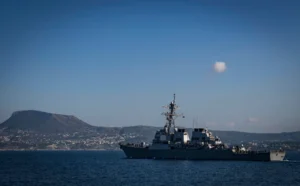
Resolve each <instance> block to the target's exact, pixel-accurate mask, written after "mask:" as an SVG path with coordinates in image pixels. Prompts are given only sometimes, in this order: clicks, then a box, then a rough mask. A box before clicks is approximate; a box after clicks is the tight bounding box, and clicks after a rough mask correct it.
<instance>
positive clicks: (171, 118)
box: [162, 94, 184, 135]
mask: <svg viewBox="0 0 300 186" xmlns="http://www.w3.org/2000/svg"><path fill="white" fill-rule="evenodd" d="M164 108H167V109H168V110H169V111H168V112H163V113H162V115H165V116H166V120H167V121H166V124H165V126H164V129H165V131H166V133H167V134H168V135H169V134H171V131H170V130H171V128H172V127H174V128H175V119H176V118H177V117H179V116H182V117H183V118H184V116H183V115H182V114H177V113H176V112H175V111H176V109H177V108H178V106H177V105H176V103H175V94H174V98H173V101H172V102H171V103H170V104H169V105H167V106H164Z"/></svg>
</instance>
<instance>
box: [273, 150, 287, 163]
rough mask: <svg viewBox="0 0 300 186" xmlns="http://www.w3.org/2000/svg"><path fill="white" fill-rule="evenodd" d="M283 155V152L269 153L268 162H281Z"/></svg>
mask: <svg viewBox="0 0 300 186" xmlns="http://www.w3.org/2000/svg"><path fill="white" fill-rule="evenodd" d="M285 154H286V152H285V151H280V150H279V151H270V161H283V160H284V158H285Z"/></svg>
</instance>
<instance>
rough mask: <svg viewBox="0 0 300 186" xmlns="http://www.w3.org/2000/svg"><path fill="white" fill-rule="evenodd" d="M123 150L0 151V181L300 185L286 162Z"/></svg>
mask: <svg viewBox="0 0 300 186" xmlns="http://www.w3.org/2000/svg"><path fill="white" fill-rule="evenodd" d="M124 157H125V156H124V154H123V152H121V151H120V152H101V151H65V152H62V151H48V152H47V151H44V152H0V185H1V186H5V185H22V186H23V185H30V186H34V185H43V186H44V185H51V186H54V185H60V186H71V185H105V186H112V185H122V186H125V185H138V186H140V185H142V186H150V185H203V184H205V185H218V186H219V185H256V186H257V185H300V153H299V152H298V153H291V154H289V156H288V158H289V159H292V160H291V161H285V162H234V161H181V160H177V161H176V160H131V159H125V158H124Z"/></svg>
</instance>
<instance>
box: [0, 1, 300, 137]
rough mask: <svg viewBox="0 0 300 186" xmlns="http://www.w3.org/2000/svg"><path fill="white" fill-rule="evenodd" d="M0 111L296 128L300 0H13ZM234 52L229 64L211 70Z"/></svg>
mask: <svg viewBox="0 0 300 186" xmlns="http://www.w3.org/2000/svg"><path fill="white" fill-rule="evenodd" d="M0 7H1V8H0V20H1V29H0V39H1V42H0V64H1V68H0V91H1V96H0V122H2V121H4V120H6V119H7V118H8V117H10V115H11V114H12V112H14V111H17V110H28V109H34V110H42V111H47V112H54V113H61V114H72V115H75V116H77V117H79V118H81V119H82V120H84V121H86V122H88V123H90V124H92V125H101V126H128V125H153V126H163V125H164V118H163V117H162V116H161V115H160V113H161V112H162V111H163V109H162V108H161V106H162V105H165V104H167V103H168V102H169V101H171V100H172V95H173V93H176V94H177V101H178V104H179V105H180V106H181V109H180V111H181V112H184V113H185V115H186V118H185V119H179V120H178V121H177V123H178V124H179V125H182V126H185V127H191V126H192V121H193V119H195V118H198V126H199V127H200V126H206V127H208V128H211V129H220V130H240V131H249V132H282V131H295V130H300V96H299V95H300V75H299V70H300V62H299V58H300V54H299V51H300V44H299V43H300V34H299V33H300V21H299V20H300V11H299V9H300V3H299V1H296V0H295V1H279V0H278V1H277V0H272V1H267V0H265V1H263V2H262V1H257V0H254V1H237V0H235V1H234V0H229V1H221V0H216V1H209V0H205V1H200V0H199V1H196V0H186V1H183V0H182V1H180V0H173V1H171V0H170V1H158V0H148V1H147V0H138V1H137V0H136V1H134V0H132V1H117V0H107V1H66V0H63V1H56V0H55V1H48V2H46V1H43V2H41V1H38V0H30V1H26V2H25V1H6V2H1V6H0ZM216 61H223V62H225V63H226V66H227V69H226V71H225V72H223V73H216V72H214V71H213V64H214V63H215V62H216Z"/></svg>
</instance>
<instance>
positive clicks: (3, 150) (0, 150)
mask: <svg viewBox="0 0 300 186" xmlns="http://www.w3.org/2000/svg"><path fill="white" fill-rule="evenodd" d="M5 151H32V152H33V151H121V150H119V149H115V150H113V149H0V152H5Z"/></svg>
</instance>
